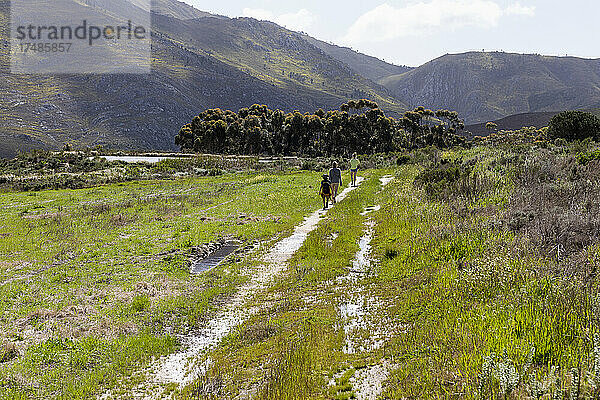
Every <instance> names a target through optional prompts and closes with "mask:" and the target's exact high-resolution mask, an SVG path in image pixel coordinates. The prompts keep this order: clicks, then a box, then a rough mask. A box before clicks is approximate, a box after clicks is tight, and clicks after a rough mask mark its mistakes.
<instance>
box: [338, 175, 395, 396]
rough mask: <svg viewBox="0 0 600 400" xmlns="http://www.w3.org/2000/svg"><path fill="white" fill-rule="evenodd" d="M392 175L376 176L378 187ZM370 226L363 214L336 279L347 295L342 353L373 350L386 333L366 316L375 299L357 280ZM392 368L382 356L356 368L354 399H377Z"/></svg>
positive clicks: (364, 266) (364, 265) (364, 269)
mask: <svg viewBox="0 0 600 400" xmlns="http://www.w3.org/2000/svg"><path fill="white" fill-rule="evenodd" d="M393 179H394V177H393V176H391V175H386V176H384V177H382V178H380V182H381V190H383V189H384V188H385V186H387V185H388V184H389V183H390V182H391V181H392V180H393ZM380 209H381V206H380V205H376V206H372V207H368V208H367V209H365V211H364V212H363V213H361V214H362V215H365V216H366V215H368V214H370V213H371V212H375V211H379V210H380ZM373 227H374V223H373V221H372V220H371V219H370V218H367V221H366V222H365V232H364V234H363V236H362V237H361V239H360V242H359V251H358V252H357V253H356V256H355V258H354V260H353V261H352V269H351V270H350V273H349V274H348V275H347V276H344V277H342V278H339V279H338V282H339V283H343V284H345V285H344V286H343V288H344V289H343V290H344V293H345V295H346V296H347V301H345V302H344V303H342V304H340V306H339V310H340V315H341V316H342V319H343V320H344V321H345V324H344V334H345V345H344V348H343V349H342V351H343V352H344V353H346V354H356V353H365V352H371V351H374V350H376V349H378V348H380V347H381V346H382V345H383V344H384V342H385V340H386V338H387V336H388V335H389V333H388V332H386V327H385V326H382V324H381V321H371V319H372V318H369V317H370V316H371V315H372V313H374V312H375V309H376V308H377V307H378V304H377V301H376V299H374V298H372V297H370V296H368V291H366V290H365V288H364V287H363V286H362V284H361V280H362V279H364V277H366V276H367V275H368V273H369V271H370V268H371V261H372V260H371V240H372V239H373ZM374 322H375V323H374ZM361 331H367V332H369V333H370V334H369V337H365V336H364V335H358V336H356V333H357V332H361ZM392 369H393V366H392V365H391V363H390V362H389V361H387V360H382V361H381V363H380V364H377V365H374V366H371V367H367V368H364V369H359V370H357V371H356V372H355V374H354V376H353V377H352V378H350V384H351V385H352V388H353V390H354V394H355V398H356V399H358V400H375V399H377V397H378V396H379V395H380V394H381V393H382V391H383V383H384V382H385V381H386V380H387V379H388V376H389V373H390V371H391V370H392Z"/></svg>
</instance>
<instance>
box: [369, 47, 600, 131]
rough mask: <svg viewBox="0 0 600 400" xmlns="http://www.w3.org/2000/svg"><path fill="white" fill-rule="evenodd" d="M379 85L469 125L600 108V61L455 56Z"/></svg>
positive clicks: (506, 55) (411, 103)
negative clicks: (451, 113) (452, 113)
mask: <svg viewBox="0 0 600 400" xmlns="http://www.w3.org/2000/svg"><path fill="white" fill-rule="evenodd" d="M378 82H379V83H380V84H382V85H383V86H385V87H387V88H388V89H389V90H390V91H391V92H392V93H393V94H394V95H395V96H396V97H397V98H398V100H400V101H402V102H404V103H406V104H408V105H409V106H411V107H413V106H419V105H423V106H426V107H428V108H434V109H439V108H448V109H452V110H455V111H458V112H459V114H460V115H461V116H462V117H463V118H465V119H466V122H467V123H471V124H474V123H480V122H486V121H492V120H496V119H498V118H502V117H505V116H508V115H513V114H517V113H531V112H550V111H562V110H567V109H585V108H591V107H599V106H600V59H597V60H591V59H581V58H575V57H549V56H540V55H528V54H510V53H499V52H495V53H479V52H474V53H465V54H454V55H445V56H443V57H440V58H438V59H435V60H433V61H430V62H428V63H426V64H424V65H422V66H420V67H418V68H415V69H413V70H411V71H408V72H405V73H402V74H398V75H392V76H388V77H385V78H382V79H380V80H379V81H378Z"/></svg>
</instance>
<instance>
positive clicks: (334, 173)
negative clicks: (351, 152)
mask: <svg viewBox="0 0 600 400" xmlns="http://www.w3.org/2000/svg"><path fill="white" fill-rule="evenodd" d="M329 182H330V183H331V202H332V203H333V204H335V203H336V200H335V198H336V196H337V195H338V190H339V189H340V185H342V171H341V170H340V169H339V168H338V167H337V162H335V161H334V162H333V164H332V168H331V169H330V170H329Z"/></svg>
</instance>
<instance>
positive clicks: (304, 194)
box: [0, 173, 319, 398]
mask: <svg viewBox="0 0 600 400" xmlns="http://www.w3.org/2000/svg"><path fill="white" fill-rule="evenodd" d="M315 185H318V174H315V173H291V174H281V175H268V176H265V175H257V174H250V175H247V174H233V175H227V176H224V177H217V178H214V177H211V178H208V177H207V178H198V179H189V180H178V181H158V182H152V181H145V182H133V183H125V184H118V185H111V186H101V187H96V188H91V189H83V190H61V191H44V192H33V193H14V194H13V193H11V194H2V195H0V207H1V208H2V213H1V214H0V298H1V299H2V301H1V303H0V310H1V311H0V315H1V318H2V324H0V325H1V326H2V331H1V333H0V335H1V336H2V341H3V342H4V343H5V345H4V351H3V352H4V353H5V354H3V355H2V360H3V361H4V360H5V359H7V362H5V363H3V364H2V369H1V372H0V385H1V386H2V387H3V388H6V389H7V390H4V391H0V392H2V393H3V396H4V397H5V398H14V397H16V398H19V396H25V398H27V396H29V397H31V398H38V397H42V398H88V397H90V396H91V395H92V394H95V393H98V392H99V391H101V390H102V388H103V387H109V386H111V385H114V384H115V383H116V382H117V381H118V380H119V379H120V378H121V377H122V376H124V375H127V374H129V373H131V372H132V371H133V370H134V369H135V368H137V367H139V366H142V365H144V364H145V363H147V362H148V360H149V359H150V358H151V357H153V356H156V355H160V354H164V353H167V352H171V351H173V349H174V348H175V347H176V345H177V344H176V342H175V340H174V339H173V338H172V337H171V336H169V335H168V334H167V333H166V329H167V328H168V329H170V330H171V331H172V332H174V333H177V332H182V331H185V330H189V329H192V328H193V327H195V326H197V325H199V324H201V323H202V321H203V319H204V318H205V317H206V315H207V314H209V313H210V312H211V310H212V308H213V306H214V304H215V302H216V301H217V300H216V299H218V298H221V297H225V296H227V295H228V294H229V293H231V291H232V290H233V289H234V288H235V286H236V285H237V284H239V283H240V282H241V281H243V279H244V274H243V271H244V268H245V265H244V263H243V262H242V263H239V264H235V266H234V268H232V269H230V270H228V271H225V270H221V269H218V270H215V271H213V272H211V273H209V274H205V275H202V276H190V274H189V269H188V267H189V265H188V260H189V258H190V256H191V253H192V250H193V248H194V247H198V246H202V245H204V244H207V243H210V242H213V241H216V240H218V239H221V238H226V237H232V238H236V239H239V240H241V241H243V242H244V243H245V244H247V245H252V244H253V243H255V242H257V241H259V242H265V244H264V245H266V244H267V243H268V242H269V241H271V240H272V239H273V238H275V237H277V236H279V235H285V234H286V233H288V232H289V231H290V230H291V228H292V227H293V226H295V225H297V224H298V223H299V222H300V221H301V220H302V218H303V217H304V215H305V214H307V213H308V212H309V211H311V210H313V209H315V208H317V207H318V205H319V199H317V198H316V196H315V193H316V190H317V189H316V187H315ZM13 354H14V355H16V354H19V357H17V358H15V359H13V360H10V361H8V360H9V359H11V358H13V356H12V355H13Z"/></svg>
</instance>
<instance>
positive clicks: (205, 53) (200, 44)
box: [0, 0, 405, 157]
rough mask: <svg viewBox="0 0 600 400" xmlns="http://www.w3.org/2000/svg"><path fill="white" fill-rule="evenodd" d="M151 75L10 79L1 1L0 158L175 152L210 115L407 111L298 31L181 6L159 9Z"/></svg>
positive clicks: (160, 1) (163, 1) (163, 4)
mask: <svg viewBox="0 0 600 400" xmlns="http://www.w3.org/2000/svg"><path fill="white" fill-rule="evenodd" d="M153 10H154V13H153V54H152V57H153V63H152V73H151V74H150V75H56V76H43V75H13V74H10V72H9V60H8V55H9V48H8V41H7V38H8V35H9V33H8V32H7V26H8V15H9V8H8V1H6V0H0V28H1V29H0V61H1V64H0V93H2V97H0V156H2V157H9V156H13V155H14V154H16V152H17V151H22V150H28V149H31V148H47V149H56V148H60V147H62V146H63V145H64V144H65V143H72V144H74V145H76V146H95V145H103V146H105V147H108V148H114V149H137V150H149V149H152V150H175V149H176V148H175V145H174V137H175V135H176V134H177V132H178V131H179V128H180V127H181V126H182V125H184V124H185V123H187V122H188V121H189V120H190V119H191V118H193V116H194V115H197V114H198V113H199V112H200V111H202V110H204V109H206V108H213V107H221V108H226V109H232V110H238V109H239V108H242V107H246V106H249V105H252V104H254V103H261V104H267V105H268V106H269V107H271V108H281V109H284V110H288V111H293V110H295V109H298V110H300V111H314V110H315V109H317V108H319V107H322V108H337V107H338V106H339V105H340V104H342V103H343V102H345V101H346V100H347V99H348V98H349V97H367V98H371V99H373V100H376V101H378V102H379V103H380V104H381V105H382V108H384V109H385V110H386V111H388V112H390V113H392V114H396V115H397V114H399V113H401V112H402V111H403V110H404V109H405V106H404V105H402V104H400V103H399V102H397V101H396V100H395V99H394V98H393V97H392V96H391V95H390V94H389V93H388V92H387V89H385V88H383V87H382V86H379V85H377V84H376V83H374V82H373V81H371V80H368V79H366V78H364V77H362V76H360V75H358V74H357V73H356V72H355V71H354V70H352V69H351V68H350V67H348V66H347V65H345V64H343V63H341V62H340V61H338V60H336V59H334V58H332V57H330V56H328V55H327V54H325V53H324V52H323V51H322V50H320V49H318V48H317V47H315V46H313V45H312V44H310V43H309V42H308V41H306V40H305V39H304V38H302V37H301V36H300V34H297V33H295V32H291V31H288V30H286V29H284V28H281V27H279V26H277V25H275V24H272V23H268V22H258V21H256V20H253V19H247V18H240V19H229V18H225V17H220V16H213V15H210V14H208V13H203V12H200V11H198V10H195V9H193V8H191V7H189V6H187V5H186V4H184V3H180V2H177V1H175V0H155V1H154V2H153Z"/></svg>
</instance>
